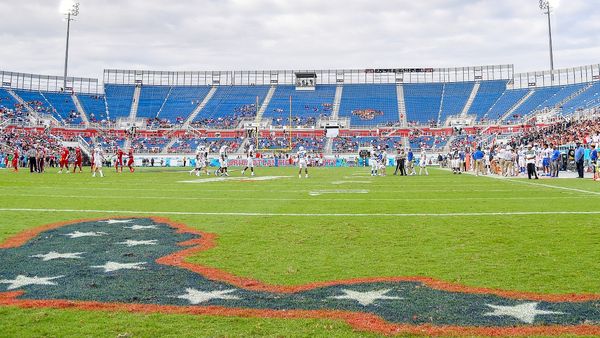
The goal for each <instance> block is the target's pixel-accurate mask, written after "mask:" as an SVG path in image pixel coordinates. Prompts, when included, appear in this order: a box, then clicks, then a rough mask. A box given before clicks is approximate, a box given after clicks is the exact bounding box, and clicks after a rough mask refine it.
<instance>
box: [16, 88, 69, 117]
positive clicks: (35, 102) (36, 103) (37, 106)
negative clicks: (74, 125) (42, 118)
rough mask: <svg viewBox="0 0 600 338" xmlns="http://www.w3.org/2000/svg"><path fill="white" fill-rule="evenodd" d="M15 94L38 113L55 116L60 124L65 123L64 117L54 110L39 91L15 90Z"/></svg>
mask: <svg viewBox="0 0 600 338" xmlns="http://www.w3.org/2000/svg"><path fill="white" fill-rule="evenodd" d="M15 93H16V94H17V95H19V96H20V97H21V98H22V99H23V101H25V102H27V104H29V106H30V107H31V108H32V109H33V110H35V111H36V112H37V113H41V114H48V115H51V116H53V117H54V118H55V119H57V120H58V121H60V122H64V121H63V118H62V116H60V115H59V114H58V113H56V112H55V111H54V109H52V107H51V106H50V103H48V101H47V100H46V98H45V97H44V95H42V93H40V92H38V91H27V90H15Z"/></svg>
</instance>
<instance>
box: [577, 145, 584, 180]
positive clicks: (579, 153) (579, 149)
mask: <svg viewBox="0 0 600 338" xmlns="http://www.w3.org/2000/svg"><path fill="white" fill-rule="evenodd" d="M584 155H585V151H584V149H583V146H582V145H581V143H580V142H577V148H576V149H575V166H576V167H577V175H578V178H583V177H584V172H583V161H584Z"/></svg>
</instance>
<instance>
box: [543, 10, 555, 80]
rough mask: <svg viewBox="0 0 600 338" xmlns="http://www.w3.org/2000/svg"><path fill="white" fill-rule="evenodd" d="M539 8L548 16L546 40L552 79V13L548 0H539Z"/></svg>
mask: <svg viewBox="0 0 600 338" xmlns="http://www.w3.org/2000/svg"><path fill="white" fill-rule="evenodd" d="M540 9H541V10H542V12H543V13H544V14H545V15H547V16H548V40H549V42H550V70H551V71H552V80H554V51H553V48H552V23H551V21H550V13H552V4H551V3H550V0H540Z"/></svg>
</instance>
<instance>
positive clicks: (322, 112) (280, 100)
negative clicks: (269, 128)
mask: <svg viewBox="0 0 600 338" xmlns="http://www.w3.org/2000/svg"><path fill="white" fill-rule="evenodd" d="M335 90H336V86H327V85H323V86H317V88H316V90H315V91H301V90H296V87H295V86H278V87H277V89H276V91H275V94H274V95H273V98H271V102H270V103H269V106H268V107H267V110H265V113H264V115H263V117H265V118H271V119H272V120H273V125H275V126H282V125H289V124H290V121H289V118H290V97H291V99H292V114H291V115H292V125H293V126H314V125H315V123H316V121H317V119H318V118H319V117H321V116H331V111H332V109H333V101H334V98H335Z"/></svg>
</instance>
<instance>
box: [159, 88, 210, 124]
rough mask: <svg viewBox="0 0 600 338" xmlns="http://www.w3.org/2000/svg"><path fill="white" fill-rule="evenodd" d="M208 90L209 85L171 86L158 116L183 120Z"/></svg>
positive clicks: (169, 119) (170, 119) (172, 119)
mask: <svg viewBox="0 0 600 338" xmlns="http://www.w3.org/2000/svg"><path fill="white" fill-rule="evenodd" d="M209 91H210V86H190V87H187V86H186V87H184V86H176V87H172V88H171V93H170V94H169V98H168V99H167V101H166V102H165V104H164V106H163V107H162V110H161V111H160V114H159V115H158V118H160V119H166V120H168V121H172V122H174V121H176V120H178V119H179V120H184V121H185V120H186V119H187V118H188V117H189V116H190V114H191V113H192V112H193V111H194V109H195V108H196V106H198V104H200V103H201V102H202V100H204V98H205V97H206V95H207V94H208V92H209Z"/></svg>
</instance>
